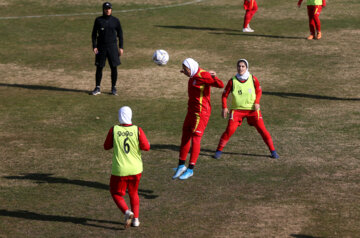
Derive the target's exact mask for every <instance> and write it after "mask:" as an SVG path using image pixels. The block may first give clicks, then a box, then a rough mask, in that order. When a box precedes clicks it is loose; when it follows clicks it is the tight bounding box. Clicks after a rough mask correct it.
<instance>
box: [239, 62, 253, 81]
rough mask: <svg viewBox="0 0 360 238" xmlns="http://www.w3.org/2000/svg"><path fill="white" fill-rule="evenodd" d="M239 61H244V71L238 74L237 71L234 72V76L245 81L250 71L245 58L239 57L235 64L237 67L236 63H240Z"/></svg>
mask: <svg viewBox="0 0 360 238" xmlns="http://www.w3.org/2000/svg"><path fill="white" fill-rule="evenodd" d="M240 62H244V63H245V64H246V72H245V73H244V74H243V75H240V74H239V73H237V74H236V78H237V79H238V80H241V81H246V80H247V79H248V78H249V76H250V73H249V62H247V60H246V59H239V60H238V62H237V65H236V67H238V65H239V64H240Z"/></svg>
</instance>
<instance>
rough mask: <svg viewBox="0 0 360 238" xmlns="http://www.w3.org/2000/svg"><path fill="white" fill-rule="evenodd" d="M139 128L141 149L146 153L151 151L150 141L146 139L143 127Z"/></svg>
mask: <svg viewBox="0 0 360 238" xmlns="http://www.w3.org/2000/svg"><path fill="white" fill-rule="evenodd" d="M138 128H139V144H140V149H141V150H144V151H149V150H150V143H149V141H148V139H147V138H146V135H145V132H144V131H143V129H141V127H138Z"/></svg>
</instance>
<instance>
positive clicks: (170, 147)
mask: <svg viewBox="0 0 360 238" xmlns="http://www.w3.org/2000/svg"><path fill="white" fill-rule="evenodd" d="M151 150H164V151H166V150H172V151H177V152H179V151H180V146H177V145H171V144H151ZM202 152H206V153H202ZM215 152H216V151H215V150H209V149H201V150H200V155H204V156H213V155H214V154H215ZM223 155H243V156H254V157H266V158H268V157H270V156H268V155H258V154H246V153H235V152H226V151H224V152H223Z"/></svg>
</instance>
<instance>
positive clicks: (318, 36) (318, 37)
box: [316, 31, 322, 40]
mask: <svg viewBox="0 0 360 238" xmlns="http://www.w3.org/2000/svg"><path fill="white" fill-rule="evenodd" d="M321 37H322V35H321V32H320V31H319V32H318V33H317V36H316V39H317V40H320V39H321Z"/></svg>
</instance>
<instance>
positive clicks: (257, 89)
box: [222, 75, 262, 108]
mask: <svg viewBox="0 0 360 238" xmlns="http://www.w3.org/2000/svg"><path fill="white" fill-rule="evenodd" d="M252 77H253V80H254V87H255V94H256V99H255V104H260V98H261V95H262V90H261V86H260V83H259V80H258V79H257V78H256V77H255V76H254V75H253V76H252ZM239 82H240V83H244V82H246V81H243V82H242V81H239ZM232 89H233V82H232V78H231V79H230V80H229V82H228V83H227V84H226V87H225V89H224V92H223V94H222V108H227V98H228V96H229V94H230V93H231V92H232Z"/></svg>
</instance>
